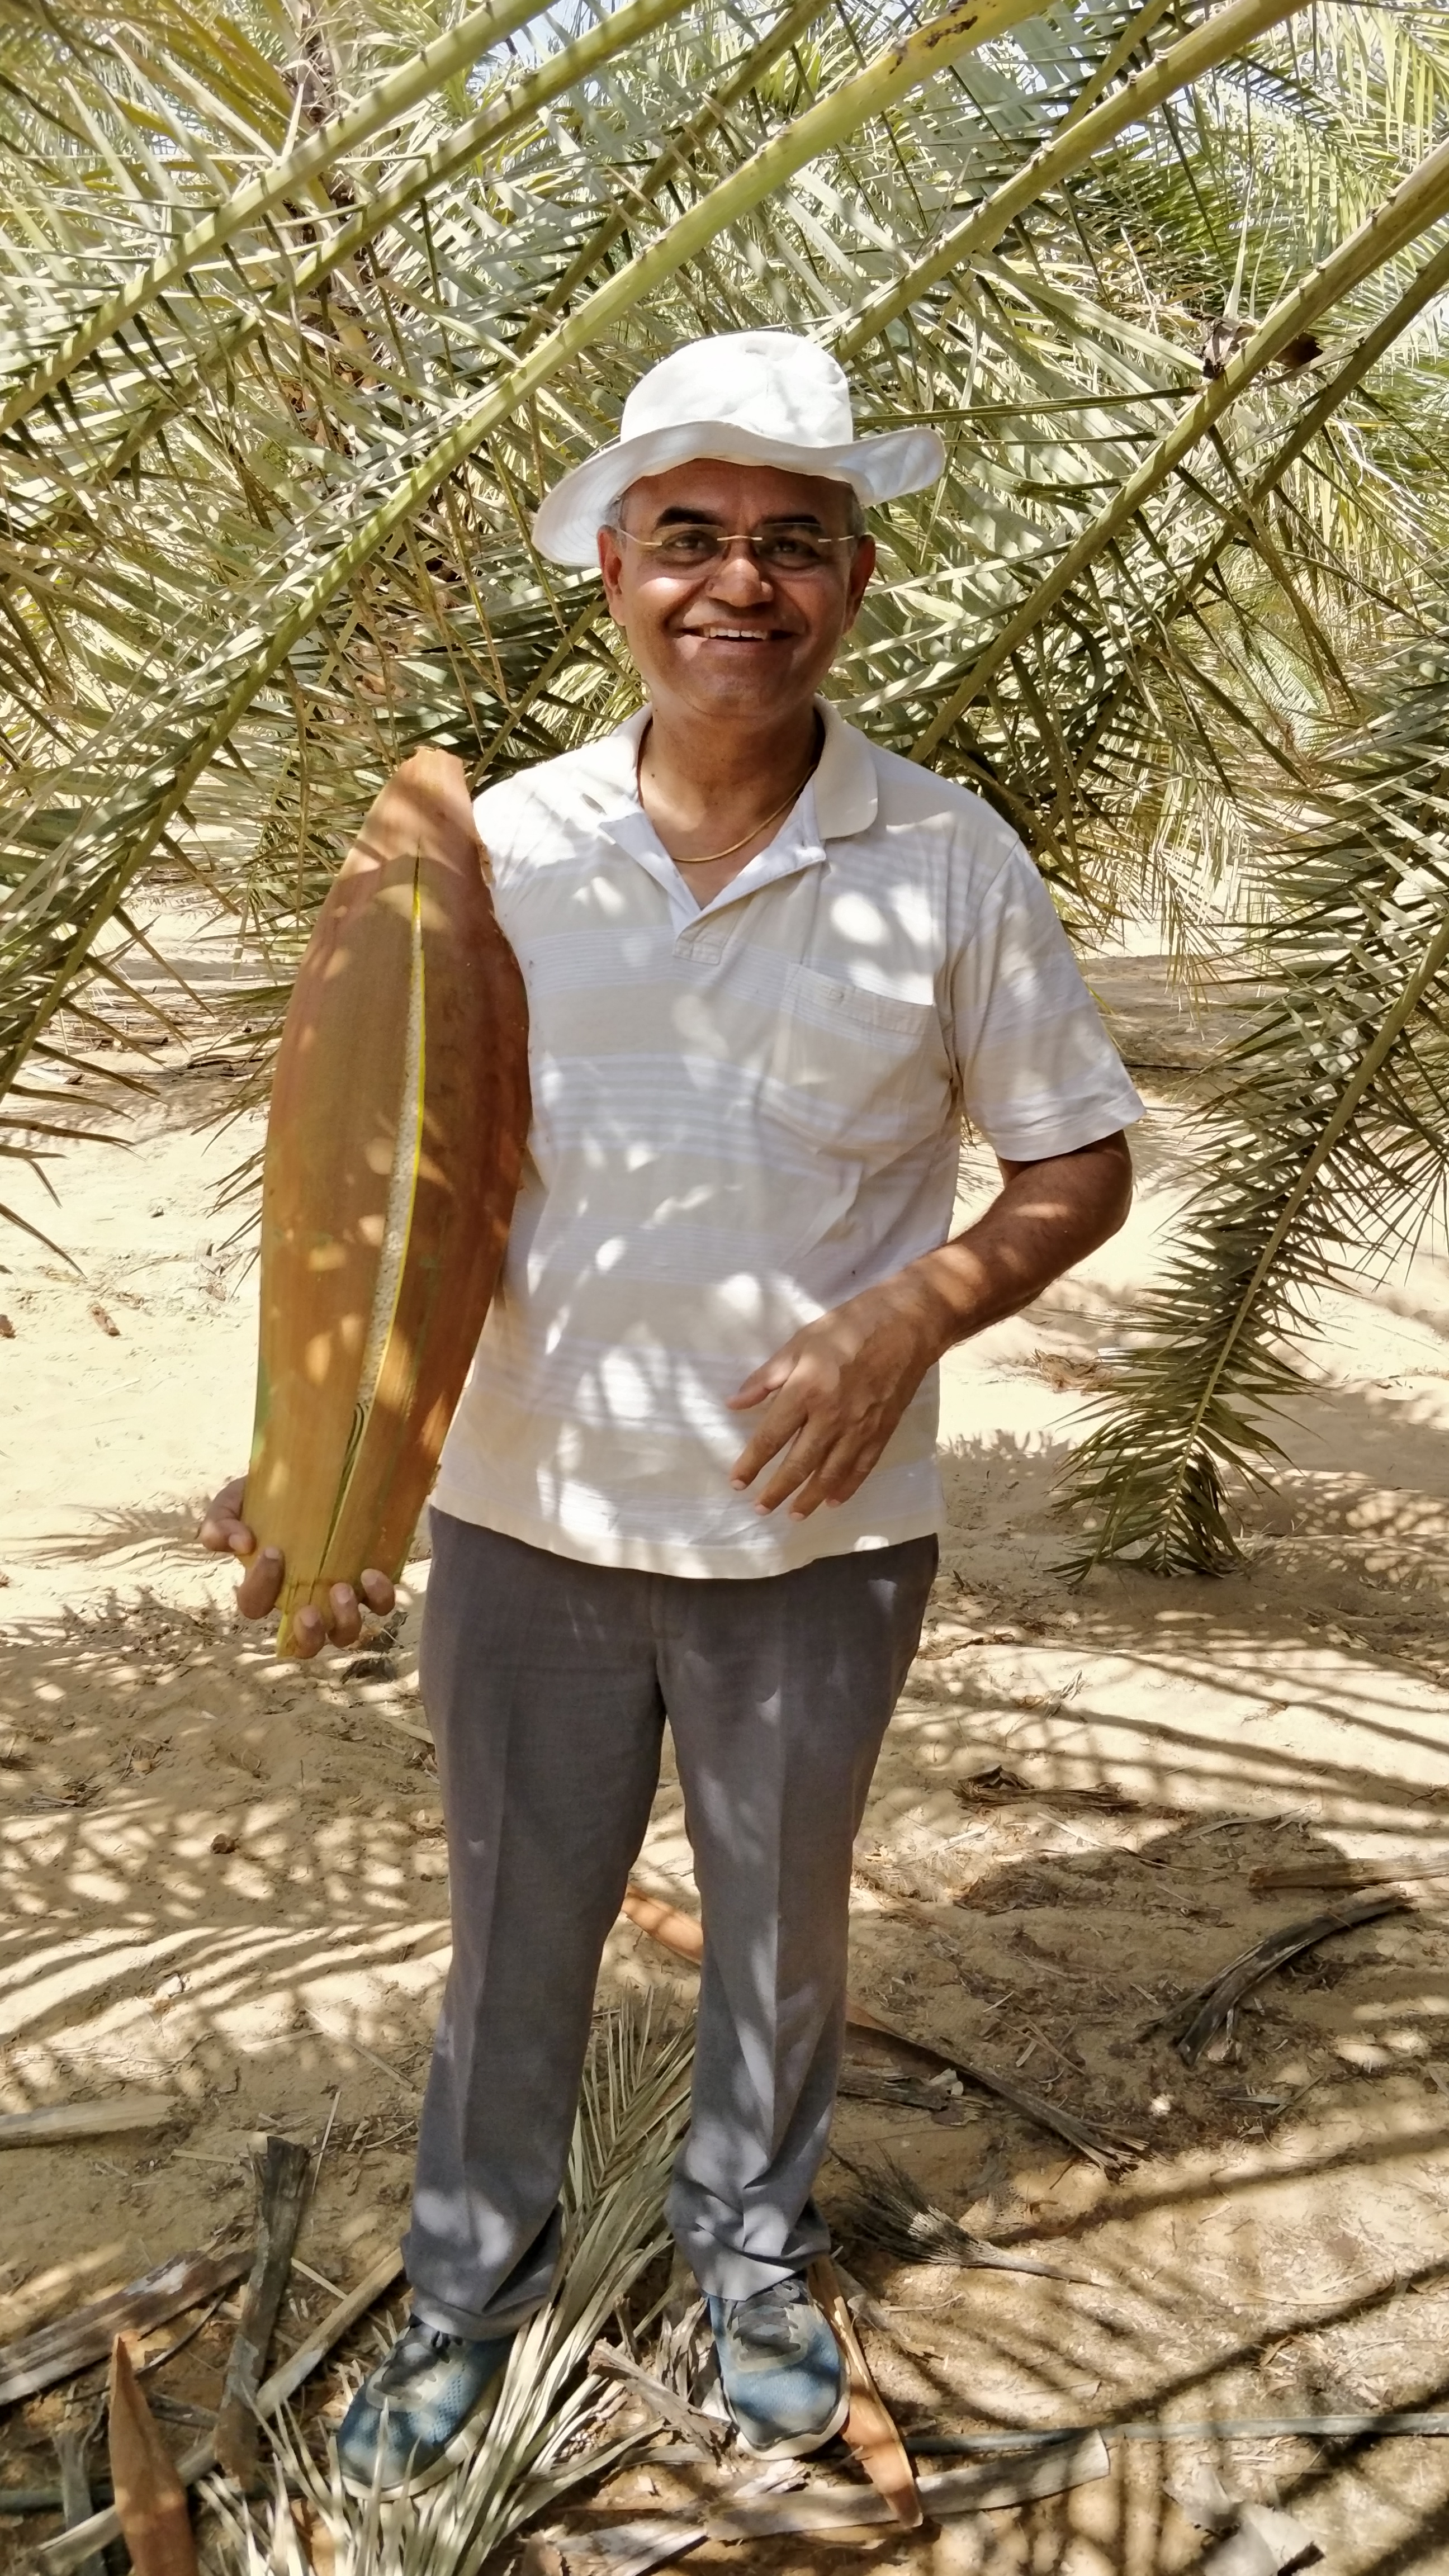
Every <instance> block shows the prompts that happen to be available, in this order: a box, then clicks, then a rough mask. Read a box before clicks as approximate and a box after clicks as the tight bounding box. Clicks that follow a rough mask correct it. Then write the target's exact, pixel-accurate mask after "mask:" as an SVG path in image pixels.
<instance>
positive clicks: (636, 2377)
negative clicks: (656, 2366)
mask: <svg viewBox="0 0 1449 2576" xmlns="http://www.w3.org/2000/svg"><path fill="white" fill-rule="evenodd" d="M589 2368H590V2370H593V2371H597V2373H598V2374H599V2376H600V2377H601V2378H603V2379H618V2380H621V2381H622V2382H623V2384H624V2386H625V2387H626V2388H628V2389H632V2391H633V2393H634V2395H635V2396H636V2397H637V2398H639V2400H640V2402H641V2403H642V2404H643V2405H645V2406H647V2407H648V2409H649V2412H650V2414H651V2415H655V2416H657V2417H658V2419H659V2421H660V2423H661V2424H666V2425H667V2426H668V2427H669V2430H670V2431H671V2433H678V2434H679V2436H680V2438H681V2440H683V2441H685V2442H690V2443H699V2444H700V2445H701V2446H702V2448H703V2450H704V2451H705V2453H706V2455H707V2456H708V2457H713V2456H714V2455H715V2454H716V2453H717V2452H719V2451H721V2450H723V2448H724V2445H725V2441H726V2439H727V2436H728V2427H727V2425H725V2424H724V2423H723V2422H722V2421H721V2420H720V2419H719V2418H718V2417H716V2416H713V2415H702V2414H701V2413H700V2412H699V2410H698V2408H697V2407H694V2406H691V2405H689V2404H688V2403H687V2402H686V2400H685V2399H684V2398H682V2397H680V2396H677V2395H676V2393H675V2391H674V2390H673V2389H672V2388H666V2387H665V2385H664V2382H663V2380H661V2379H656V2378H655V2376H654V2374H653V2372H652V2371H649V2370H646V2369H645V2368H644V2367H643V2364H642V2363H640V2362H637V2361H631V2359H630V2357H629V2355H628V2353H626V2352H621V2351H619V2349H618V2348H617V2346H615V2345H614V2344H607V2343H596V2344H595V2345H594V2348H593V2350H592V2352H591V2353H590V2354H589Z"/></svg>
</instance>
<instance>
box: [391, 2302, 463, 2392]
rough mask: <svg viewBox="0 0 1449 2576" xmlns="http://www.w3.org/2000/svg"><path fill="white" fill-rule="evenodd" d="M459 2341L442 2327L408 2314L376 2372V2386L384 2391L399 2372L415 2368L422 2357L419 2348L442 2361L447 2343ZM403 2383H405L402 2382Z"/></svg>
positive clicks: (394, 2382) (432, 2357) (392, 2383)
mask: <svg viewBox="0 0 1449 2576" xmlns="http://www.w3.org/2000/svg"><path fill="white" fill-rule="evenodd" d="M459 2340H460V2338H459V2337H458V2336H457V2335H451V2334H449V2333H448V2332H447V2331H446V2329H445V2328H443V2327H441V2326H425V2325H424V2324H423V2323H422V2321H421V2319H420V2318H418V2317H410V2318H409V2320H408V2323H407V2325H406V2326H405V2327H404V2329H403V2332H402V2335H401V2337H400V2338H399V2340H398V2343H397V2346H396V2348H395V2350H394V2351H392V2352H390V2353H389V2354H388V2357H387V2360H386V2361H385V2362H384V2364H383V2367H382V2371H381V2373H380V2374H379V2385H380V2386H381V2387H382V2388H383V2390H384V2391H386V2390H387V2388H388V2387H389V2386H392V2385H395V2384H396V2378H397V2376H398V2375H399V2374H406V2373H407V2372H408V2371H409V2370H413V2369H416V2367H417V2365H418V2363H419V2362H420V2361H421V2360H422V2358H423V2352H422V2350H421V2349H420V2347H424V2346H425V2347H426V2350H427V2354H428V2357H429V2358H430V2359H436V2360H441V2359H442V2357H443V2355H444V2354H445V2353H446V2351H447V2350H448V2347H449V2345H450V2344H454V2343H457V2342H458V2341H459ZM404 2384H406V2383H405V2381H404Z"/></svg>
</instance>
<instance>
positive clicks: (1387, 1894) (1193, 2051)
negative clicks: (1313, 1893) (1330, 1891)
mask: <svg viewBox="0 0 1449 2576" xmlns="http://www.w3.org/2000/svg"><path fill="white" fill-rule="evenodd" d="M1413 1911H1414V1909H1413V1906H1412V1905H1411V1903H1410V1901H1409V1899H1408V1897H1407V1896H1405V1895H1404V1894H1403V1892H1402V1890H1401V1889H1399V1888H1386V1889H1384V1890H1383V1891H1382V1892H1381V1893H1380V1894H1378V1895H1369V1896H1359V1897H1352V1898H1350V1899H1348V1901H1347V1902H1346V1903H1344V1904H1342V1905H1335V1906H1333V1907H1331V1908H1330V1910H1329V1911H1328V1912H1327V1913H1326V1914H1315V1915H1313V1916H1311V1917H1310V1918H1309V1920H1308V1921H1307V1922H1304V1923H1285V1924H1284V1925H1282V1926H1281V1928H1280V1929H1279V1930H1278V1931H1276V1932H1270V1933H1268V1934H1267V1936H1266V1938H1265V1939H1263V1940H1261V1941H1255V1942H1254V1944H1253V1946H1252V1948H1251V1949H1249V1950H1244V1951H1242V1952H1240V1954H1239V1956H1238V1957H1237V1958H1236V1959H1233V1960H1230V1961H1229V1963H1228V1965H1227V1967H1225V1968H1222V1969H1220V1970H1219V1972H1218V1974H1217V1975H1216V1976H1215V1977H1213V1978H1210V1979H1209V1981H1208V1983H1207V1984H1206V1985H1205V1986H1199V1987H1197V1988H1195V1989H1194V1991H1193V1993H1191V1994H1190V1995H1184V1996H1183V1997H1182V1999H1181V2001H1180V2002H1178V2003H1175V2004H1174V2005H1172V2007H1171V2008H1170V2010H1169V2011H1167V2012H1165V2013H1158V2014H1155V2015H1154V2016H1153V2018H1152V2020H1151V2021H1149V2022H1145V2023H1144V2024H1143V2025H1142V2036H1143V2037H1144V2038H1145V2037H1146V2036H1147V2034H1148V2033H1149V2032H1151V2031H1155V2030H1164V2031H1167V2032H1168V2033H1169V2034H1170V2035H1171V2037H1172V2038H1173V2039H1174V2040H1175V2042H1176V2045H1177V2053H1178V2055H1179V2057H1181V2058H1182V2059H1183V2060H1184V2062H1185V2063H1186V2064H1187V2065H1189V2066H1193V2065H1195V2064H1196V2062H1197V2060H1198V2058H1199V2057H1201V2055H1202V2053H1203V2050H1204V2049H1205V2048H1206V2047H1207V2045H1208V2042H1209V2040H1211V2039H1213V2038H1214V2037H1215V2036H1216V2034H1217V2033H1218V2032H1219V2031H1220V2030H1222V2029H1223V2028H1224V2027H1225V2026H1226V2024H1227V2023H1228V2022H1229V2021H1230V2020H1231V2018H1232V2015H1233V2014H1234V2012H1235V2011H1236V2009H1237V2007H1238V2005H1239V2004H1240V2003H1241V2002H1242V2000H1243V1997H1244V1995H1246V1994H1249V1993H1251V1991H1252V1989H1253V1988H1254V1986H1257V1985H1261V1983H1262V1981H1263V1979H1264V1978H1265V1977H1268V1976H1271V1975H1272V1973H1273V1970H1274V1969H1275V1968H1281V1967H1283V1966H1284V1964H1285V1963H1286V1962H1287V1961H1288V1960H1289V1959H1296V1958H1297V1957H1298V1955H1299V1953H1300V1952H1301V1951H1303V1950H1311V1949H1314V1948H1315V1947H1316V1946H1317V1944H1318V1943H1319V1942H1320V1941H1327V1940H1329V1939H1330V1938H1331V1937H1332V1935H1333V1934H1334V1933H1335V1932H1352V1931H1355V1930H1356V1929H1357V1927H1358V1926H1359V1924H1361V1923H1374V1922H1377V1921H1378V1919H1379V1917H1380V1916H1381V1915H1384V1914H1411V1913H1412V1912H1413Z"/></svg>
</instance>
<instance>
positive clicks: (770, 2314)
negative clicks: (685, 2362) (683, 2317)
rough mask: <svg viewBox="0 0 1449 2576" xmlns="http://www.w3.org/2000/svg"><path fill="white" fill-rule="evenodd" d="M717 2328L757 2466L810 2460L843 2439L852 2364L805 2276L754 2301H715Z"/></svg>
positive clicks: (739, 2424) (724, 2378) (775, 2285)
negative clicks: (810, 2455) (810, 2453)
mask: <svg viewBox="0 0 1449 2576" xmlns="http://www.w3.org/2000/svg"><path fill="white" fill-rule="evenodd" d="M709 2321H710V2325H711V2326H712V2328H713V2329H714V2342H715V2350H716V2352H717V2353H718V2354H719V2375H720V2385H721V2387H722V2388H723V2390H724V2398H725V2404H726V2405H727V2406H728V2408H729V2410H730V2414H731V2416H732V2417H733V2419H734V2425H735V2430H736V2432H737V2433H738V2435H739V2438H740V2445H741V2448H742V2449H744V2450H746V2451H748V2452H749V2453H750V2456H751V2458H752V2459H756V2460H798V2459H803V2458H804V2456H805V2454H806V2452H807V2451H818V2450H819V2449H820V2447H821V2445H822V2444H823V2443H825V2442H828V2441H829V2440H830V2438H831V2436H832V2434H835V2433H838V2432H839V2430H840V2428H841V2426H842V2424H843V2423H844V2422H845V2419H846V2416H847V2415H848V2414H849V2413H850V2387H849V2383H848V2381H847V2379H846V2375H845V2363H844V2361H843V2360H842V2358H841V2353H840V2346H839V2345H838V2343H837V2342H836V2340H835V2337H834V2335H833V2333H832V2332H831V2329H830V2324H829V2320H828V2319H827V2318H826V2317H824V2316H822V2314H821V2312H820V2310H819V2308H817V2306H816V2304H815V2302H814V2300H813V2299H812V2298H811V2296H810V2293H809V2291H808V2289H807V2288H806V2286H805V2283H804V2282H803V2281H802V2280H801V2279H800V2278H799V2276H798V2275H792V2276H791V2277H790V2278H789V2279H787V2280H784V2281H772V2282H771V2284H770V2287H769V2288H768V2289H767V2290H756V2292H755V2293H754V2296H753V2297H752V2298H748V2299H718V2298H714V2297H711V2299H710V2303H709Z"/></svg>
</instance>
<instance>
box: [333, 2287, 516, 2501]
mask: <svg viewBox="0 0 1449 2576" xmlns="http://www.w3.org/2000/svg"><path fill="white" fill-rule="evenodd" d="M512 2344H513V2337H512V2336H511V2335H495V2336H494V2337H493V2338H492V2339H491V2341H489V2342H487V2343H472V2342H470V2341H469V2339H468V2337H467V2336H466V2335H455V2334H444V2333H441V2332H437V2331H435V2330H434V2328H433V2327H431V2326H425V2325H423V2324H422V2323H421V2322H420V2320H419V2319H418V2318H417V2317H411V2318H409V2320H408V2323H407V2325H406V2326H405V2327H404V2328H403V2331H402V2333H401V2334H400V2335H399V2337H398V2339H397V2342H396V2343H395V2344H394V2345H393V2348H392V2350H391V2352H390V2353H389V2354H388V2356H387V2359H386V2361H383V2362H379V2364H378V2366H377V2368H376V2370H374V2371H373V2372H372V2374H371V2376H370V2377H369V2378H367V2379H364V2381H363V2383H362V2386H361V2387H360V2388H359V2390H358V2392H357V2395H356V2396H355V2397H354V2399H353V2401H352V2403H351V2405H350V2406H349V2407H348V2409H347V2412H346V2414H345V2415H344V2417H343V2419H342V2430H341V2432H340V2433H339V2434H338V2436H337V2464H338V2467H339V2468H340V2469H341V2472H342V2483H343V2485H344V2486H345V2487H346V2489H347V2491H348V2493H349V2495H362V2496H366V2495H371V2494H372V2493H373V2491H374V2488H375V2489H376V2490H377V2491H378V2493H380V2494H382V2495H393V2494H395V2493H396V2492H397V2490H398V2489H399V2488H400V2487H412V2488H417V2487H430V2486H433V2485H435V2484H436V2482H437V2480H438V2479H439V2478H443V2477H446V2476H447V2473H448V2471H449V2469H450V2468H452V2467H454V2466H455V2465H456V2463H457V2462H458V2461H459V2460H461V2459H463V2458H465V2457H466V2455H467V2453H468V2451H469V2450H470V2449H471V2447H472V2444H473V2441H474V2439H475V2438H476V2436H477V2435H478V2433H479V2432H481V2430H482V2427H483V2424H484V2423H486V2422H487V2419H488V2416H489V2415H491V2413H492V2411H493V2407H494V2405H495V2404H496V2402H497V2398H498V2391H499V2389H500V2388H501V2387H502V2384H503V2372H504V2368H505V2365H506V2363H507V2360H508V2355H509V2352H510V2350H511V2348H512ZM480 2417H481V2421H480Z"/></svg>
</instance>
